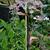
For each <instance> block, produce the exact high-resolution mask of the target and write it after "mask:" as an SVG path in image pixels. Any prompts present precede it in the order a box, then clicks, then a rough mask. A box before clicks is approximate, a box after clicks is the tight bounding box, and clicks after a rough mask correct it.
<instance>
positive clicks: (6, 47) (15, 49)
mask: <svg viewBox="0 0 50 50" xmlns="http://www.w3.org/2000/svg"><path fill="white" fill-rule="evenodd" d="M13 16H14V15H13ZM25 42H26V40H25V20H22V21H20V20H19V18H17V17H16V16H15V17H12V18H11V19H10V23H8V22H5V21H4V20H2V19H0V50H25Z"/></svg>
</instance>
